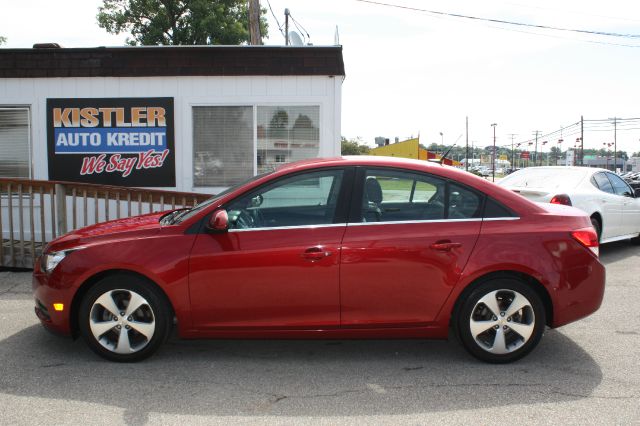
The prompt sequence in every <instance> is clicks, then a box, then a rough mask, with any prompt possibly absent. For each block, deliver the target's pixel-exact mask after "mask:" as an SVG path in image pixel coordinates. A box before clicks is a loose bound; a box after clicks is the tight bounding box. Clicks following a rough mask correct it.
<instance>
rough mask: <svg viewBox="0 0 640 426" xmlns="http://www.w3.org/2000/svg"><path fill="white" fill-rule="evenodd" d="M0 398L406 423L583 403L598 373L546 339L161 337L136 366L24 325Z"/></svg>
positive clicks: (8, 355) (7, 360) (142, 414)
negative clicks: (505, 357)
mask: <svg viewBox="0 0 640 426" xmlns="http://www.w3.org/2000/svg"><path fill="white" fill-rule="evenodd" d="M0 363H1V364H0V365H2V370H3V373H2V375H1V376H0V392H2V393H8V394H14V395H19V396H28V397H38V398H51V399H63V400H70V401H81V402H88V403H95V404H103V405H107V406H114V407H120V408H122V409H124V410H125V412H124V419H123V420H124V421H125V422H126V423H128V424H142V423H145V422H146V421H147V420H148V418H149V417H148V416H149V413H151V412H154V413H171V414H189V415H202V416H205V415H222V416H225V415H246V416H252V415H279V416H347V415H376V414H387V415H389V414H392V415H393V414H413V413H425V412H438V411H449V410H465V409H477V408H488V407H496V408H500V407H507V406H510V405H518V404H539V403H556V402H562V401H569V400H577V399H582V398H586V397H588V396H589V395H590V394H591V393H592V392H593V391H594V389H595V388H596V387H597V386H598V385H599V384H600V382H601V380H602V372H601V370H600V367H599V366H598V364H597V363H596V362H595V361H594V360H593V358H591V356H589V354H587V353H586V352H585V351H584V350H583V349H582V348H581V347H580V346H579V345H578V344H576V343H575V342H574V341H572V340H571V339H569V338H568V337H566V336H565V335H564V334H562V332H559V331H555V330H548V331H547V332H546V333H545V337H544V338H543V339H542V342H541V344H540V346H539V347H538V348H537V349H536V350H535V351H534V352H533V353H531V354H530V355H529V356H528V357H526V358H524V359H522V360H520V361H518V362H516V363H513V364H508V365H491V364H484V363H482V362H479V361H476V360H475V359H473V358H471V357H470V356H469V355H467V354H466V352H464V350H463V349H462V347H461V346H460V345H458V344H457V343H455V342H442V341H422V340H384V341H381V340H360V341H357V340H332V341H323V340H317V341H308V340H307V341H276V340H262V341H258V340H256V341H251V340H209V341H204V340H203V341H183V340H176V339H172V340H170V341H169V342H168V343H167V344H166V345H165V346H164V347H163V348H162V349H161V350H160V351H159V352H158V353H157V354H156V355H155V356H153V357H152V358H150V359H148V360H146V361H143V362H141V363H137V364H118V363H112V362H107V361H104V360H102V359H100V358H99V357H97V356H96V355H94V354H93V353H92V352H90V351H89V350H88V349H87V348H86V347H85V346H84V344H83V343H82V342H81V341H75V342H74V341H71V340H69V339H66V338H62V337H58V336H54V335H51V334H49V333H47V332H46V331H45V330H44V329H42V327H41V326H39V325H34V326H30V327H28V328H25V329H23V330H22V331H20V332H18V333H16V334H14V335H12V336H10V337H8V338H6V339H5V340H3V341H0Z"/></svg>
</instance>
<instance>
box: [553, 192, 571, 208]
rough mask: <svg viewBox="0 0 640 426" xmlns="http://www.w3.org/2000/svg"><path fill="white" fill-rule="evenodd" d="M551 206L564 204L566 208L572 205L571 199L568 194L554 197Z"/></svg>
mask: <svg viewBox="0 0 640 426" xmlns="http://www.w3.org/2000/svg"><path fill="white" fill-rule="evenodd" d="M550 203H551V204H563V205H565V206H570V205H571V198H569V196H568V195H567V194H558V195H554V196H553V198H552V199H551V201H550Z"/></svg>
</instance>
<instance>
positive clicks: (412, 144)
mask: <svg viewBox="0 0 640 426" xmlns="http://www.w3.org/2000/svg"><path fill="white" fill-rule="evenodd" d="M369 155H380V156H383V157H400V158H412V159H414V160H425V161H426V160H430V159H433V160H439V159H440V156H438V155H436V154H435V153H433V152H429V151H427V150H426V149H424V148H420V141H419V139H418V138H412V139H407V140H406V141H402V142H396V143H391V144H389V145H384V146H381V147H378V148H373V149H371V150H370V151H369ZM444 164H447V165H450V166H459V165H460V163H458V162H457V161H452V160H450V159H448V158H445V160H444Z"/></svg>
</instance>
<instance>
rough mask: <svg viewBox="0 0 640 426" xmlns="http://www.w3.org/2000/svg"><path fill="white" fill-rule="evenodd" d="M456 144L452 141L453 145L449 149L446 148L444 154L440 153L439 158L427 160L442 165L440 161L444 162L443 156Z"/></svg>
mask: <svg viewBox="0 0 640 426" xmlns="http://www.w3.org/2000/svg"><path fill="white" fill-rule="evenodd" d="M454 146H456V144H455V143H454V144H453V145H451V146H450V147H449V149H448V150H447V152H445V153H444V154H442V157H440V159H435V158H432V159H429V160H428V161H431V162H432V163H438V164H440V165H442V163H443V162H444V160H445V158H446V157H447V155H448V154H449V153H450V152H451V150H452V149H453V147H454Z"/></svg>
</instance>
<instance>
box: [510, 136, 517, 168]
mask: <svg viewBox="0 0 640 426" xmlns="http://www.w3.org/2000/svg"><path fill="white" fill-rule="evenodd" d="M509 136H511V168H512V169H515V167H516V166H515V161H516V151H515V148H514V147H513V139H514V138H515V137H516V136H518V135H517V134H515V133H510V134H509Z"/></svg>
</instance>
